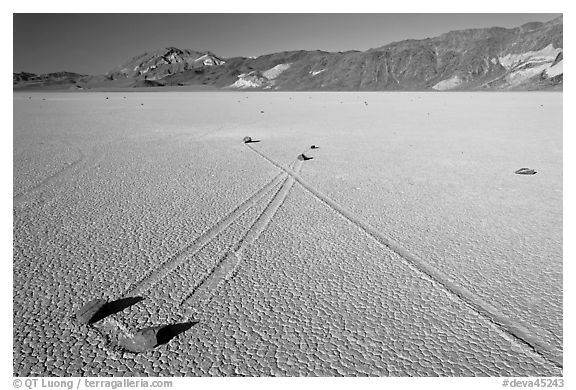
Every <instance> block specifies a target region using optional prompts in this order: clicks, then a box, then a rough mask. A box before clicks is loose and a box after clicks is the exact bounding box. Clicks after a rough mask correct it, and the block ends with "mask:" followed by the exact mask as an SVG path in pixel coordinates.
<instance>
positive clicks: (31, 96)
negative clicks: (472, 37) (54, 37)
mask: <svg viewBox="0 0 576 390" xmlns="http://www.w3.org/2000/svg"><path fill="white" fill-rule="evenodd" d="M13 131H14V144H13V148H14V181H13V196H14V205H13V216H14V222H13V232H14V238H13V243H14V250H13V256H14V257H13V267H14V285H13V294H14V297H13V302H14V311H13V326H14V330H13V340H14V351H13V356H14V367H13V369H14V374H15V375H18V376H36V375H42V376H52V375H58V376H67V375H71V376H148V375H152V376H164V375H168V376H199V375H213V376H221V375H226V376H230V375H248V376H271V375H272V376H286V375H289V376H295V375H298V376H312V375H320V376H326V375H330V376H332V375H335V376H340V375H345V376H357V375H370V376H438V375H439V376H558V375H562V94H561V93H538V92H528V93H416V92H414V93H361V92H349V93H339V92H333V93H320V92H316V93H306V92H299V93H296V92H282V93H280V92H276V93H260V92H254V93H240V92H202V93H179V92H154V93H148V92H132V93H131V92H114V93H112V92H110V93H96V92H94V93H39V92H38V93H25V92H22V93H14V129H13ZM245 136H250V137H251V138H252V140H254V141H259V142H251V143H244V142H243V137H245ZM312 145H315V146H317V147H316V148H311V146H312ZM302 153H303V154H304V155H305V156H306V157H307V158H300V159H299V158H298V156H299V155H300V154H302ZM524 167H525V168H530V169H533V170H535V171H536V172H537V173H536V174H534V175H521V174H515V171H516V170H518V169H520V168H524ZM95 299H100V300H102V301H97V302H95V303H94V304H93V305H92V306H90V305H88V306H85V307H84V308H83V309H81V308H82V307H83V306H84V305H85V304H87V303H88V302H91V301H93V300H95ZM98 302H100V304H97V303H98ZM104 302H107V304H105V305H104V306H102V304H103V303H104ZM90 310H93V313H92V314H94V316H91V315H89V314H90ZM81 312H87V313H88V314H86V313H84V314H85V315H84V316H82V315H81ZM86 315H88V317H89V318H88V317H86Z"/></svg>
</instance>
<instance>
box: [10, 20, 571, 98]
mask: <svg viewBox="0 0 576 390" xmlns="http://www.w3.org/2000/svg"><path fill="white" fill-rule="evenodd" d="M562 41H563V20H562V17H559V18H556V19H554V20H551V21H549V22H547V23H540V22H534V23H527V24H524V25H522V26H520V27H516V28H513V29H506V28H500V27H492V28H484V29H471V30H461V31H452V32H448V33H446V34H442V35H440V36H438V37H435V38H428V39H422V40H405V41H401V42H395V43H391V44H388V45H385V46H382V47H378V48H373V49H370V50H367V51H362V52H361V51H348V52H338V53H331V52H324V51H305V50H300V51H291V52H282V53H274V54H269V55H263V56H260V57H257V58H245V57H236V58H228V59H223V58H220V57H217V56H216V55H214V54H212V53H210V52H197V51H193V50H182V49H178V48H174V47H169V48H164V49H159V50H156V51H154V52H150V53H144V54H142V55H139V56H137V57H134V58H132V59H131V60H129V61H127V62H126V63H124V64H122V65H120V66H119V67H117V68H115V69H113V70H111V71H110V72H108V73H107V74H106V75H102V76H82V75H77V74H73V73H58V74H57V75H61V76H62V75H64V76H62V77H63V79H62V78H60V79H58V80H59V81H58V83H59V84H55V82H54V81H53V80H54V79H55V78H54V77H52V78H51V77H48V78H46V76H48V75H41V76H36V75H30V74H26V73H19V74H14V86H15V88H26V87H30V86H34V87H38V86H42V85H44V84H46V85H48V84H49V85H52V86H53V85H60V86H62V87H68V88H78V89H79V88H82V89H90V88H113V87H124V88H130V87H148V86H156V87H159V86H186V85H204V86H211V87H218V88H225V89H241V90H246V89H263V90H343V91H351V90H353V91H356V90H369V91H379V90H438V91H447V90H535V89H561V88H562V83H563V43H562ZM52 75H56V74H52ZM66 75H70V76H69V79H68V82H63V81H62V80H65V79H66V78H67V77H66ZM45 79H46V80H50V82H48V81H43V80H45ZM43 83H44V84H43ZM50 83H51V84H50Z"/></svg>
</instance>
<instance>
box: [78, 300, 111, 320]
mask: <svg viewBox="0 0 576 390" xmlns="http://www.w3.org/2000/svg"><path fill="white" fill-rule="evenodd" d="M105 304H106V301H105V300H104V299H94V300H92V301H90V302H88V303H86V304H85V305H84V306H82V307H81V308H80V309H79V310H78V311H76V321H77V322H78V323H79V324H88V323H89V322H90V320H91V319H92V317H94V315H95V314H96V313H98V311H99V310H100V309H102V307H103V306H104V305H105Z"/></svg>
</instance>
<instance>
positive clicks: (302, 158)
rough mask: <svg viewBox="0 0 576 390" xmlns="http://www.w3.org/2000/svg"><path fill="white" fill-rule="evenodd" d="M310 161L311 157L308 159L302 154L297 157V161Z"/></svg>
mask: <svg viewBox="0 0 576 390" xmlns="http://www.w3.org/2000/svg"><path fill="white" fill-rule="evenodd" d="M312 159H313V157H308V156H306V155H305V154H304V153H302V154H299V155H298V160H300V161H306V160H312Z"/></svg>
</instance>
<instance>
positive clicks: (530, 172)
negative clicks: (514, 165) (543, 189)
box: [514, 168, 536, 175]
mask: <svg viewBox="0 0 576 390" xmlns="http://www.w3.org/2000/svg"><path fill="white" fill-rule="evenodd" d="M514 173H516V174H518V175H535V174H536V171H535V170H533V169H530V168H520V169H518V170H517V171H515V172H514Z"/></svg>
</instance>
